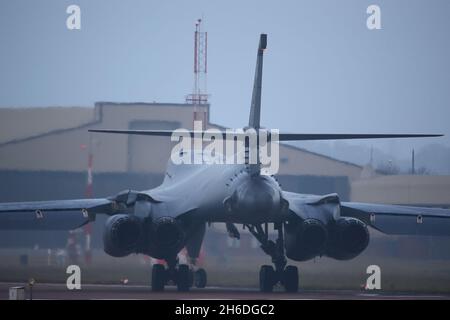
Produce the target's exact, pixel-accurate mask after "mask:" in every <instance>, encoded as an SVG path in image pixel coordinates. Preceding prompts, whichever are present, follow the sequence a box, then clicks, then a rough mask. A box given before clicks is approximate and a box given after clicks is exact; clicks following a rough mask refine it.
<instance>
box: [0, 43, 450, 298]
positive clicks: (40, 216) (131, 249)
mask: <svg viewBox="0 0 450 320" xmlns="http://www.w3.org/2000/svg"><path fill="white" fill-rule="evenodd" d="M266 44H267V35H265V34H262V35H261V36H260V40H259V46H258V49H257V62H256V71H255V78H254V87H253V94H252V101H251V110H250V119H249V123H248V126H247V127H246V128H244V129H243V132H244V133H245V132H250V131H252V132H256V133H259V131H260V130H263V128H261V126H260V110H261V84H262V67H263V53H264V50H265V49H266ZM90 131H92V132H103V133H116V134H138V135H149V136H167V137H169V136H172V134H173V131H169V130H167V131H166V130H109V129H99V130H90ZM196 133H197V134H198V133H200V134H202V133H203V132H195V131H190V132H189V134H190V135H194V134H196ZM432 136H440V135H434V134H295V133H279V135H278V141H289V140H329V139H331V140H334V139H371V138H408V137H432ZM246 147H247V145H246ZM257 148H258V147H257ZM248 151H249V150H248V149H246V152H248ZM256 151H257V152H259V150H256ZM101 214H104V215H108V216H109V217H108V219H107V221H106V225H105V227H104V235H103V244H104V251H105V252H106V253H107V254H109V255H111V256H114V257H124V256H127V255H129V254H131V253H141V254H145V255H149V256H151V257H154V258H157V259H163V260H165V261H166V264H167V267H166V266H165V265H163V264H155V265H153V268H152V275H151V278H152V281H151V285H152V290H154V291H162V290H164V287H165V286H166V285H167V284H168V283H174V284H176V286H177V288H178V290H180V291H188V290H189V289H190V287H192V286H194V285H195V286H196V287H199V288H202V287H205V286H206V280H207V276H206V272H205V270H204V269H202V268H198V267H197V266H196V259H197V258H198V256H199V252H200V247H201V245H202V242H203V238H204V235H205V229H206V226H207V225H208V224H209V223H225V224H226V228H227V230H228V232H229V234H230V235H231V236H234V237H239V231H238V228H237V227H236V225H242V226H243V227H245V228H247V229H248V230H249V231H250V232H251V234H252V235H253V236H255V237H256V239H257V240H258V241H259V243H260V244H261V248H262V250H263V251H264V252H265V253H266V254H267V255H269V256H270V257H271V260H272V263H273V265H272V264H268V265H264V266H262V267H261V268H260V272H259V286H260V289H261V291H263V292H270V291H272V290H273V287H274V286H275V285H276V284H281V285H282V286H283V287H284V289H285V290H286V291H288V292H296V291H297V290H298V287H299V275H298V270H297V267H295V266H292V265H287V258H288V259H291V260H294V261H306V260H309V259H313V258H314V257H316V256H322V255H325V256H328V257H331V258H334V259H337V260H348V259H352V258H354V257H356V256H358V255H359V254H361V253H362V252H363V251H364V249H365V248H366V247H367V245H368V244H369V240H370V236H369V231H368V227H371V228H374V229H376V230H378V231H381V232H383V233H385V234H392V235H394V234H397V235H399V234H400V235H438V236H448V235H450V210H445V209H438V208H420V207H408V206H397V205H382V204H367V203H354V202H341V201H340V199H339V196H338V195H337V194H328V195H307V194H298V193H293V192H287V191H284V190H282V188H281V186H280V185H279V183H278V182H277V180H276V177H274V176H271V175H265V174H262V172H261V163H260V161H259V159H258V161H257V162H256V163H249V162H248V157H246V161H245V163H240V164H174V163H173V162H172V161H170V160H169V165H168V167H167V172H166V175H165V178H164V181H163V183H162V184H161V185H160V186H159V187H157V188H154V189H151V190H146V191H134V190H126V191H123V192H120V193H119V194H117V195H115V196H111V197H109V198H104V199H79V200H61V201H41V202H22V203H2V204H0V229H3V230H5V229H8V230H14V229H22V230H24V229H32V230H37V229H42V230H71V229H76V228H79V227H82V226H83V225H85V224H88V223H92V222H93V221H94V220H95V218H96V215H101ZM269 225H273V228H274V230H275V231H276V240H275V241H274V240H271V238H270V237H269ZM183 248H186V250H187V253H188V256H189V265H187V264H180V263H179V262H178V258H177V256H178V253H179V252H180V251H181V250H182V249H183Z"/></svg>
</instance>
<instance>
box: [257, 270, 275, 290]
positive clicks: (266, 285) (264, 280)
mask: <svg viewBox="0 0 450 320" xmlns="http://www.w3.org/2000/svg"><path fill="white" fill-rule="evenodd" d="M274 284H275V270H274V269H273V267H272V266H268V265H264V266H262V267H261V269H260V270H259V289H260V290H261V292H272V291H273V286H274Z"/></svg>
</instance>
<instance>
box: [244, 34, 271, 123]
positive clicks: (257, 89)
mask: <svg viewBox="0 0 450 320" xmlns="http://www.w3.org/2000/svg"><path fill="white" fill-rule="evenodd" d="M266 46H267V34H261V35H260V37H259V45H258V53H257V56H256V70H255V80H254V83H253V94H252V104H251V108H250V118H249V121H248V126H249V127H252V128H254V129H256V130H258V129H259V128H260V120H261V87H262V70H263V54H264V50H265V49H266Z"/></svg>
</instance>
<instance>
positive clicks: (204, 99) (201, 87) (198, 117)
mask: <svg viewBox="0 0 450 320" xmlns="http://www.w3.org/2000/svg"><path fill="white" fill-rule="evenodd" d="M201 23H202V19H198V20H197V22H196V23H195V33H194V89H193V93H191V94H188V95H187V96H186V103H189V104H193V105H194V121H202V123H203V129H205V124H206V123H205V121H206V112H205V111H201V110H199V108H198V106H200V105H207V104H208V94H207V93H206V92H207V90H206V84H207V82H206V75H207V72H208V33H207V32H204V31H203V30H202V24H201Z"/></svg>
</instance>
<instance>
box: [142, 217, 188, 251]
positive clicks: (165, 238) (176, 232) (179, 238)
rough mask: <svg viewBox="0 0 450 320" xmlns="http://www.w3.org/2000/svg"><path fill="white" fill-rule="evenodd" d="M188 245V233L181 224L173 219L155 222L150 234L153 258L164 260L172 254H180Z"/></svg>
mask: <svg viewBox="0 0 450 320" xmlns="http://www.w3.org/2000/svg"><path fill="white" fill-rule="evenodd" d="M185 243H186V233H185V231H184V229H183V227H182V225H181V223H180V222H179V221H177V220H175V219H173V218H171V217H159V218H157V219H155V220H153V222H152V225H151V232H150V247H149V251H150V252H151V255H152V257H155V258H164V256H165V255H167V254H168V253H170V252H173V253H178V252H179V251H180V250H181V249H182V248H183V247H184V245H185Z"/></svg>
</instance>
